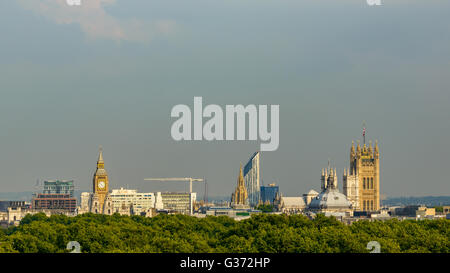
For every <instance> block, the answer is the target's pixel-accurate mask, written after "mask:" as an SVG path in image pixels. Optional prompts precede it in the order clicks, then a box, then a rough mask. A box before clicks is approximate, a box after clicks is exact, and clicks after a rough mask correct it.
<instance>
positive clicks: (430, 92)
mask: <svg viewBox="0 0 450 273" xmlns="http://www.w3.org/2000/svg"><path fill="white" fill-rule="evenodd" d="M63 2H65V1H64V0H46V1H43V2H40V1H38V0H14V1H1V2H0V32H1V33H2V36H1V37H0V92H1V94H2V100H0V128H1V130H0V192H20V191H33V190H34V186H35V183H36V180H37V179H40V180H42V181H43V180H47V179H67V180H74V185H75V190H77V191H90V190H91V186H92V176H93V174H94V171H95V168H94V167H95V163H96V161H97V153H98V147H99V145H102V146H103V149H104V160H105V168H106V170H107V171H108V174H109V179H110V181H109V182H110V188H120V187H126V186H127V185H128V187H129V188H132V189H138V190H139V191H142V192H155V191H165V190H185V189H186V185H185V184H183V183H177V184H173V183H171V184H170V185H169V184H164V183H163V182H155V183H153V182H152V183H150V182H148V181H144V178H146V177H202V178H203V177H204V178H206V179H207V181H208V189H209V195H210V196H218V195H220V196H230V195H231V193H232V192H233V191H234V189H235V187H236V174H237V173H238V171H239V167H240V163H246V162H247V161H248V159H249V158H250V156H251V155H252V154H253V153H255V152H256V151H258V150H259V146H260V143H259V142H257V141H232V142H226V141H222V142H207V141H199V142H196V141H189V142H176V141H174V140H173V139H172V138H171V135H170V127H171V125H172V123H173V121H174V119H172V118H171V117H170V111H171V109H172V107H173V106H174V105H177V104H188V105H191V104H192V101H193V98H194V97H195V96H201V97H203V100H204V104H205V105H208V104H218V105H221V106H224V105H227V104H230V105H237V104H242V105H249V104H255V105H275V104H276V105H279V106H280V134H279V137H280V143H279V148H278V150H277V151H274V152H262V153H261V159H260V160H261V162H260V164H261V178H262V180H261V181H262V182H263V183H264V185H268V184H270V183H273V182H275V183H276V184H277V185H278V186H280V191H281V192H283V193H284V194H287V195H290V196H300V195H301V194H303V193H307V192H308V191H309V190H310V189H315V190H316V191H319V190H320V175H321V173H320V171H321V168H322V167H323V166H324V165H326V163H327V161H328V159H331V162H332V164H333V167H336V169H337V172H338V176H337V177H338V185H339V188H340V189H342V175H343V169H344V168H348V167H349V164H350V163H349V160H350V159H349V151H350V148H351V144H352V140H355V142H356V140H358V139H360V140H362V127H363V122H364V121H365V123H366V139H367V142H368V141H369V140H372V141H375V140H378V144H379V148H380V153H381V159H380V165H381V168H380V169H381V175H380V177H381V179H380V185H381V188H380V191H381V195H382V196H427V195H450V187H448V184H449V180H448V175H447V169H448V165H449V162H450V145H448V140H449V139H450V122H449V120H450V92H449V91H450V78H449V77H448V72H449V71H450V62H449V61H448V58H446V56H449V53H450V30H449V28H448V26H449V25H450V2H448V1H439V0H438V1H434V2H433V3H428V2H423V1H418V0H411V1H406V0H400V1H386V3H384V2H383V5H382V6H380V7H371V6H369V5H367V3H366V2H365V1H356V0H348V1H339V2H336V3H334V2H332V3H327V4H326V5H324V4H323V3H317V1H312V0H305V1H295V0H282V1H269V0H249V1H244V2H242V1H237V0H231V1H230V0H227V1H225V0H220V1H215V3H214V5H211V4H210V3H209V2H208V1H205V0H192V1H188V2H187V1H180V0H174V1H170V3H168V2H167V1H144V0H141V1H124V0H117V1H102V0H92V1H83V5H81V6H80V7H71V6H68V5H62V4H61V3H63ZM109 2H114V3H113V4H108V3H109ZM39 3H42V5H39ZM43 7H48V8H47V9H46V8H43ZM75 9H78V10H75ZM93 26H97V27H93ZM203 187H204V186H203V185H195V186H194V191H196V192H198V193H199V195H198V199H202V193H203Z"/></svg>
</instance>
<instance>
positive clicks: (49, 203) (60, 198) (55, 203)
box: [31, 193, 77, 213]
mask: <svg viewBox="0 0 450 273" xmlns="http://www.w3.org/2000/svg"><path fill="white" fill-rule="evenodd" d="M31 206H32V208H33V209H34V210H58V211H62V212H64V211H67V212H70V213H74V212H75V211H76V209H77V199H76V198H75V197H70V195H69V194H52V193H39V194H37V195H36V196H34V197H33V199H32V202H31Z"/></svg>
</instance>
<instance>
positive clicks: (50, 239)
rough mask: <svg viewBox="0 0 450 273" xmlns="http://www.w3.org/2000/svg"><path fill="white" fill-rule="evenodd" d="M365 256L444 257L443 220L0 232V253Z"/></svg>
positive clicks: (106, 225) (86, 221)
mask: <svg viewBox="0 0 450 273" xmlns="http://www.w3.org/2000/svg"><path fill="white" fill-rule="evenodd" d="M70 241H77V242H78V243H79V244H80V246H81V252H86V253H100V252H102V253H103V252H108V253H113V252H122V253H142V252H146V253H147V252H149V253H226V252H228V253H338V252H347V253H366V252H369V250H368V249H367V244H368V243H369V242H370V241H377V242H378V243H379V244H380V246H381V252H388V253H389V252H394V253H399V252H421V253H424V252H434V253H449V252H450V220H446V219H439V220H420V221H416V220H404V221H398V220H396V219H392V220H387V221H374V222H370V221H358V222H355V223H353V224H351V225H346V224H343V223H341V222H339V221H338V220H336V219H335V218H334V217H325V216H323V215H317V216H316V218H315V219H312V220H311V219H309V218H307V217H306V216H303V215H289V216H287V215H273V214H256V215H252V217H251V218H249V219H245V220H241V221H235V220H233V219H232V218H229V217H227V216H219V217H215V216H207V217H205V218H196V217H191V216H186V215H165V214H160V215H157V216H156V217H152V218H146V217H142V216H121V215H119V214H115V215H112V216H108V215H99V214H91V213H87V214H82V215H78V216H76V217H67V216H64V215H52V216H50V217H47V216H45V214H35V215H27V216H26V217H24V218H23V220H22V221H21V222H20V225H19V226H17V227H9V228H7V229H2V230H1V232H0V252H2V253H10V252H17V253H29V252H31V253H60V252H70V250H67V244H68V242H70Z"/></svg>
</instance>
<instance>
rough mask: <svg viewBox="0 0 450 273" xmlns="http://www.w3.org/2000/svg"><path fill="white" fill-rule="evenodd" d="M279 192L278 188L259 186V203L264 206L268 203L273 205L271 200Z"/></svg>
mask: <svg viewBox="0 0 450 273" xmlns="http://www.w3.org/2000/svg"><path fill="white" fill-rule="evenodd" d="M279 191H280V188H279V186H268V187H266V186H261V202H262V203H263V204H264V203H266V202H267V201H269V202H270V204H271V205H273V200H274V199H275V197H276V196H277V193H278V192H279Z"/></svg>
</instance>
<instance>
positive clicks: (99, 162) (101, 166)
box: [97, 145, 105, 169]
mask: <svg viewBox="0 0 450 273" xmlns="http://www.w3.org/2000/svg"><path fill="white" fill-rule="evenodd" d="M104 168H105V162H104V161H103V147H102V145H100V147H99V148H98V160H97V169H104Z"/></svg>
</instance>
